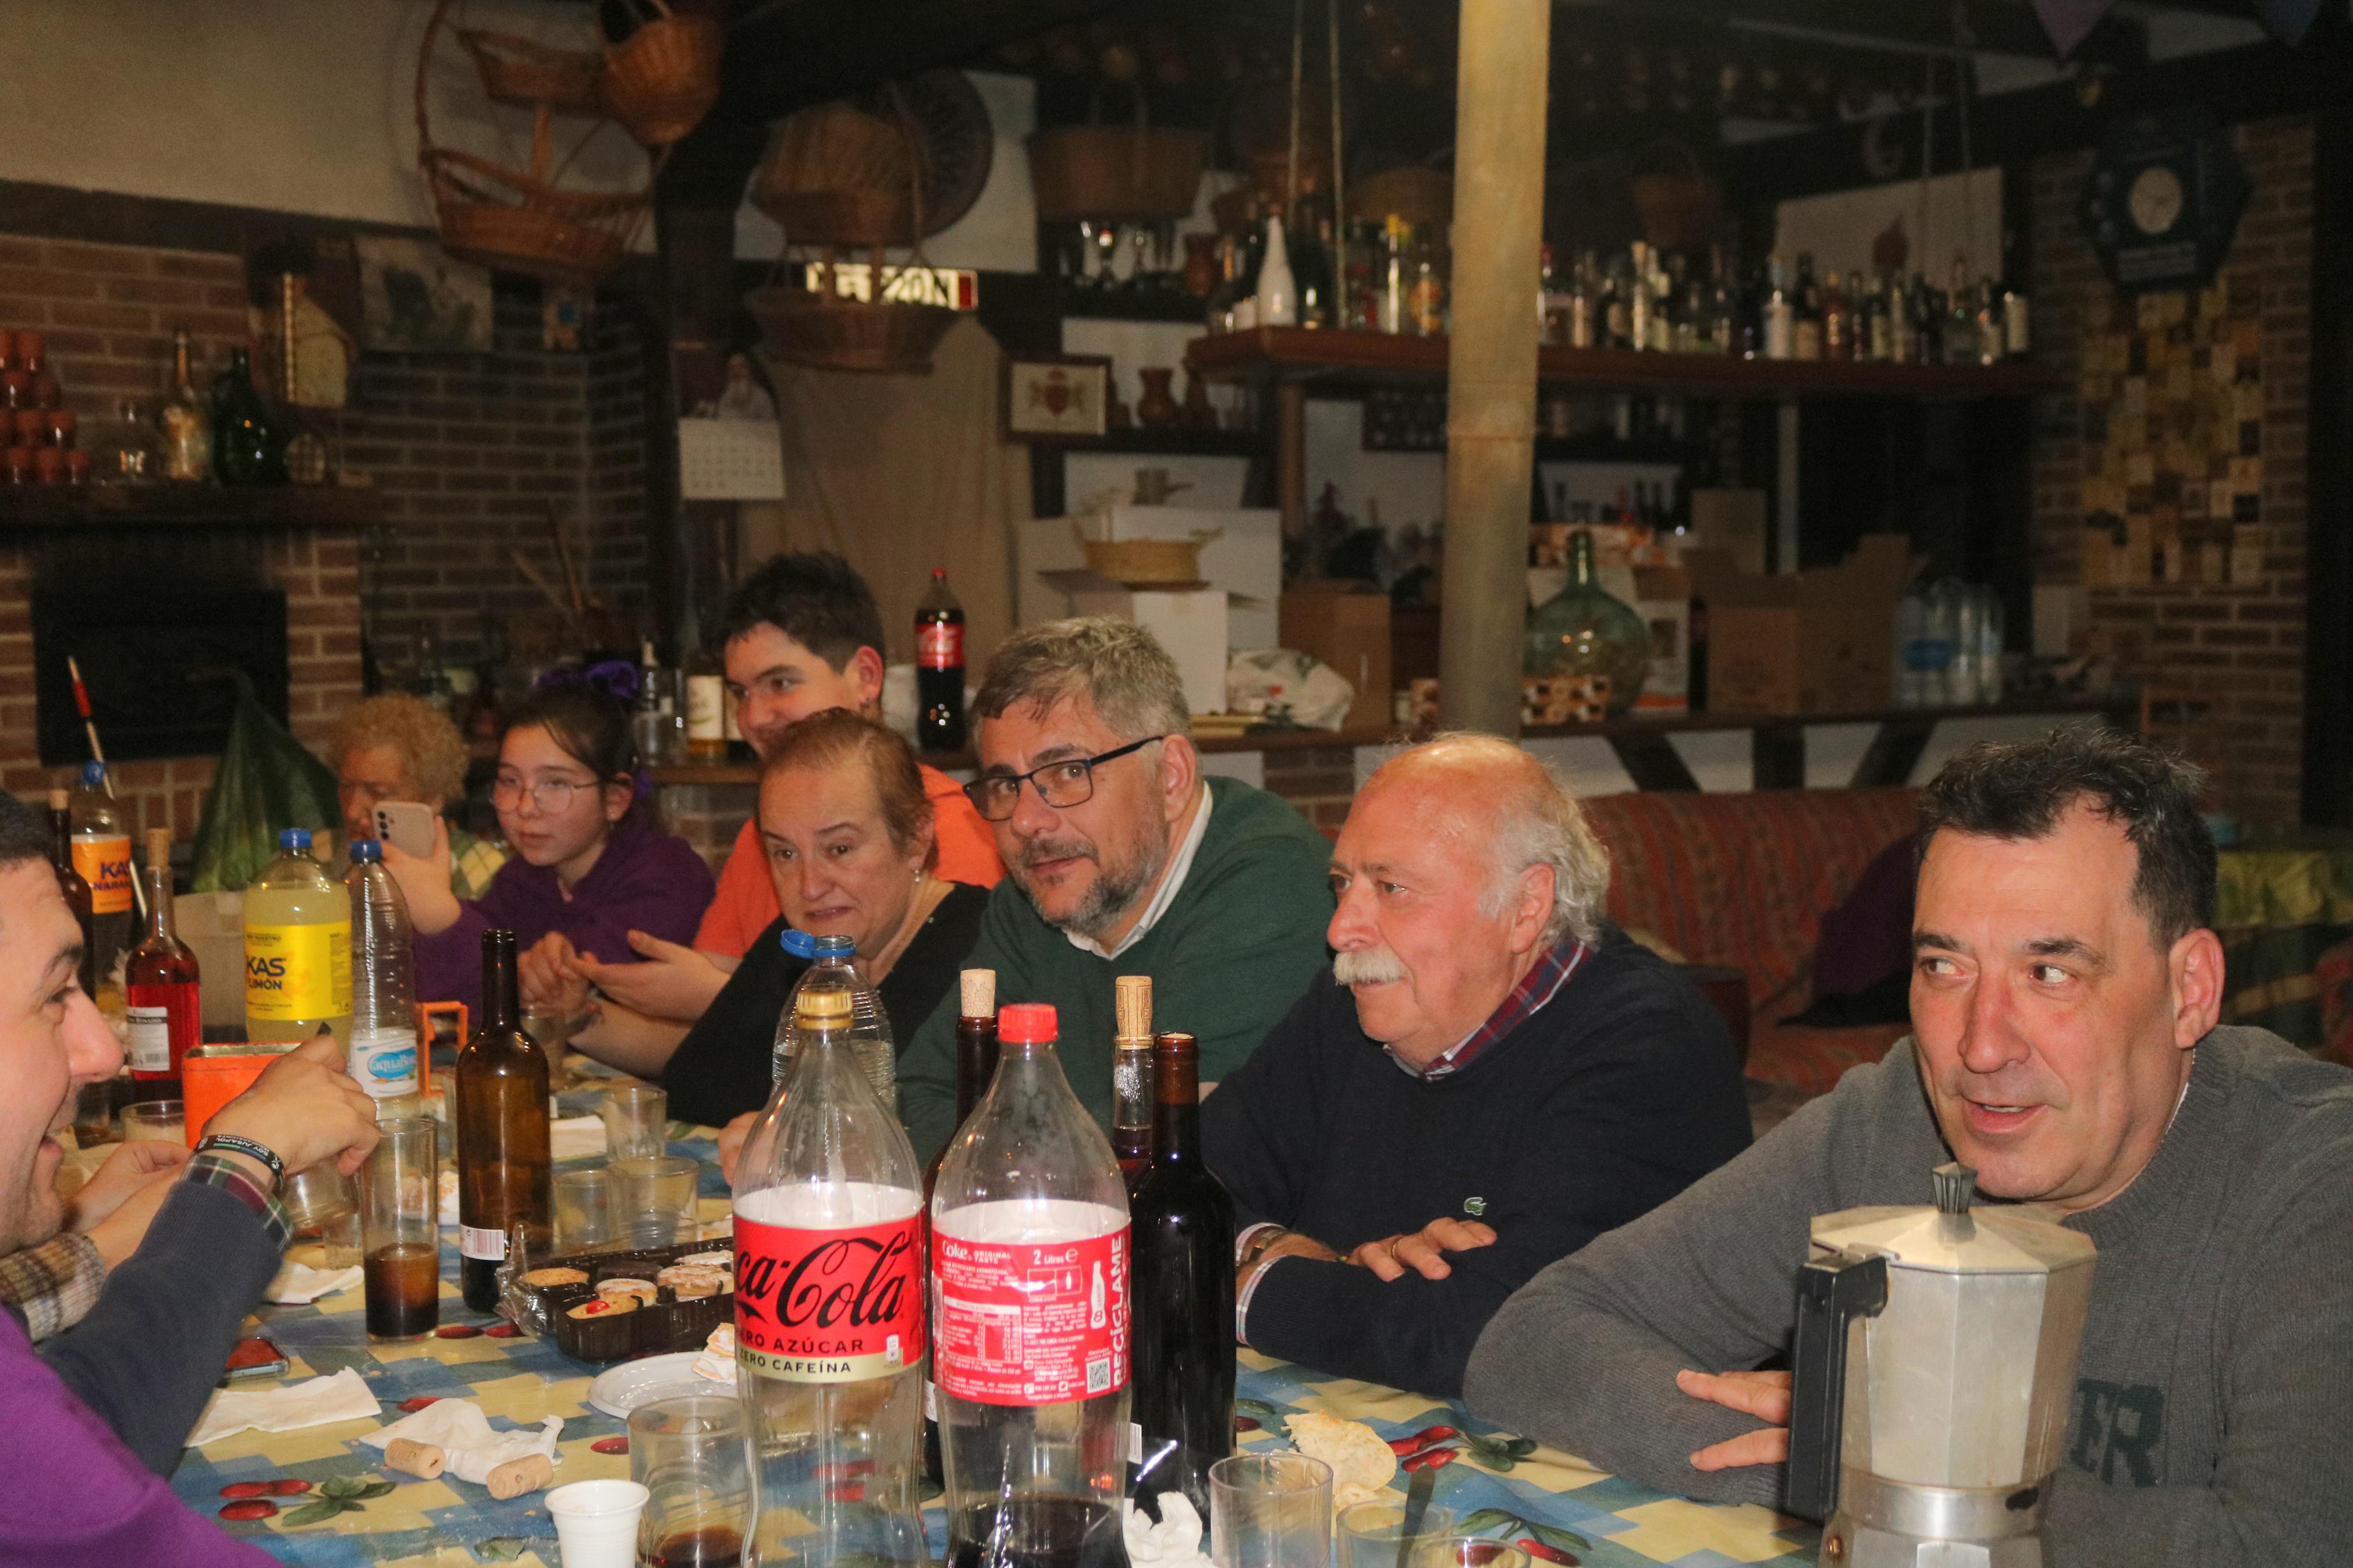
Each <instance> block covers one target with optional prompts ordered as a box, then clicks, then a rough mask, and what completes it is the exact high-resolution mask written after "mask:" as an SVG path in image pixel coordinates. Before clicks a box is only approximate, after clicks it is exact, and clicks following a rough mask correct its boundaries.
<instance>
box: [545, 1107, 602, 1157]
mask: <svg viewBox="0 0 2353 1568" xmlns="http://www.w3.org/2000/svg"><path fill="white" fill-rule="evenodd" d="M547 1142H548V1144H549V1150H548V1152H549V1153H550V1154H551V1155H552V1156H553V1157H554V1158H555V1159H558V1160H577V1159H580V1158H582V1157H583V1156H584V1155H588V1154H601V1153H603V1152H605V1119H604V1118H603V1117H601V1116H569V1117H565V1119H564V1120H563V1121H551V1122H549V1123H548V1124H547Z"/></svg>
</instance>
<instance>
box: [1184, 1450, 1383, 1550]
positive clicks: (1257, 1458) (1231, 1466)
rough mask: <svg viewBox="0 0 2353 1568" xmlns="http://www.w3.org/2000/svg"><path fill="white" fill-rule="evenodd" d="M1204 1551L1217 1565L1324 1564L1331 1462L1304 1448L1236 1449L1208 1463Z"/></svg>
mask: <svg viewBox="0 0 2353 1568" xmlns="http://www.w3.org/2000/svg"><path fill="white" fill-rule="evenodd" d="M1209 1556H1210V1559H1211V1561H1213V1562H1214V1563H1217V1565H1218V1568H1324V1565H1325V1564H1326V1563H1329V1562H1330V1561H1331V1556H1332V1467H1331V1466H1329V1465H1327V1464H1325V1463H1324V1461H1323V1460H1321V1459H1312V1458H1308V1457H1307V1456H1306V1455H1304V1454H1236V1455H1233V1456H1232V1457H1230V1458H1223V1459H1219V1461H1218V1462H1217V1463H1216V1464H1214V1465H1211V1466H1210V1467H1209ZM1391 1564H1392V1568H1394V1565H1395V1560H1394V1559H1392V1560H1391Z"/></svg>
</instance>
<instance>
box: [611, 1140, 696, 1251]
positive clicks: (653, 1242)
mask: <svg viewBox="0 0 2353 1568" xmlns="http://www.w3.org/2000/svg"><path fill="white" fill-rule="evenodd" d="M607 1169H608V1170H610V1171H611V1172H612V1173H613V1214H614V1221H615V1225H614V1228H615V1232H616V1236H617V1238H618V1239H621V1240H625V1241H627V1242H628V1244H629V1245H630V1246H632V1247H668V1246H670V1244H671V1243H672V1242H678V1241H691V1240H693V1239H694V1236H695V1230H696V1226H695V1199H696V1196H697V1189H698V1188H699V1187H700V1186H701V1185H702V1161H700V1160H691V1159H689V1158H687V1157H686V1156H685V1155H683V1154H657V1155H653V1156H651V1157H644V1156H640V1157H638V1158H636V1159H629V1160H616V1161H614V1162H613V1163H611V1164H610V1165H609V1166H607Z"/></svg>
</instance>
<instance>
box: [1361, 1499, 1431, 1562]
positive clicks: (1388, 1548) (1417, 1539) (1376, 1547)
mask: <svg viewBox="0 0 2353 1568" xmlns="http://www.w3.org/2000/svg"><path fill="white" fill-rule="evenodd" d="M1339 1523H1340V1568H1398V1560H1399V1559H1400V1558H1405V1557H1408V1556H1409V1553H1410V1552H1412V1550H1413V1549H1414V1548H1415V1547H1417V1546H1419V1544H1420V1543H1421V1542H1425V1541H1429V1540H1430V1539H1432V1538H1441V1539H1442V1538H1444V1537H1446V1536H1451V1535H1452V1534H1453V1533H1454V1510H1452V1509H1451V1508H1443V1507H1440V1505H1438V1504H1436V1503H1432V1504H1430V1505H1429V1506H1428V1507H1426V1508H1424V1509H1423V1510H1421V1519H1420V1521H1419V1522H1418V1523H1417V1524H1416V1526H1415V1528H1414V1532H1413V1536H1412V1538H1411V1539H1410V1540H1408V1538H1407V1536H1406V1533H1405V1505H1404V1504H1403V1503H1398V1502H1360V1503H1354V1504H1351V1505H1350V1506H1348V1507H1346V1508H1344V1509H1342V1510H1340V1521H1339Z"/></svg>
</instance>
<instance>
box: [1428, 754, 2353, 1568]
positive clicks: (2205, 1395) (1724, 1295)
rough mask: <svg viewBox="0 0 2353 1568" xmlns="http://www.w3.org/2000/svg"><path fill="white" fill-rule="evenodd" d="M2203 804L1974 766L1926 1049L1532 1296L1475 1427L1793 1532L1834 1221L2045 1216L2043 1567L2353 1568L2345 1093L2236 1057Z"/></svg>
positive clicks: (1946, 870)
mask: <svg viewBox="0 0 2353 1568" xmlns="http://www.w3.org/2000/svg"><path fill="white" fill-rule="evenodd" d="M2202 783H2203V781H2202V779H2201V778H2200V775H2199V773H2198V772H2197V771H2196V770H2195V769H2193V768H2191V767H2189V765H2188V764H2186V763H2182V762H2181V761H2179V759H2178V758H2175V757H2173V756H2171V755H2169V754H2168V753H2166V752H2161V751H2158V750H2157V749H2156V748H2154V747H2151V746H2149V745H2147V743H2145V742H2141V741H2139V740H2137V739H2135V738H2131V737H2126V736H2122V735H2117V734H2114V733H2108V732H2100V731H2083V730H2057V731H2052V732H2051V733H2050V734H2048V735H2046V736H2044V737H2042V739H2040V740H2034V741H2026V742H2018V743H2016V744H2013V745H2003V746H1994V745H1982V746H1978V747H1976V748H1973V749H1972V750H1971V751H1969V752H1966V753H1964V754H1963V755H1962V756H1960V757H1958V758H1957V759H1956V760H1955V761H1954V762H1952V763H1949V764H1947V766H1946V767H1945V769H1944V770H1943V771H1942V772H1940V773H1938V774H1937V775H1936V779H1935V780H1933V781H1932V782H1931V783H1930V784H1929V785H1928V787H1927V789H1926V792H1925V793H1924V794H1923V795H1922V797H1921V805H1920V824H1921V829H1922V832H1921V842H1922V844H1923V846H1924V847H1923V849H1922V852H1921V858H1920V870H1919V890H1918V896H1917V898H1916V900H1915V906H1914V914H1913V930H1912V946H1913V953H1914V960H1913V973H1912V1026H1913V1038H1912V1040H1910V1041H1909V1042H1901V1043H1899V1044H1898V1045H1897V1046H1896V1047H1895V1048H1894V1050H1893V1051H1892V1052H1890V1053H1889V1054H1888V1056H1887V1058H1886V1059H1885V1060H1884V1061H1882V1062H1879V1063H1877V1064H1874V1065H1872V1066H1867V1067H1860V1068H1854V1069H1853V1070H1852V1071H1851V1072H1849V1073H1848V1074H1847V1075H1846V1077H1845V1078H1844V1079H1841V1080H1840V1082H1839V1086H1838V1088H1837V1089H1835V1090H1833V1091H1832V1092H1831V1093H1830V1094H1828V1095H1826V1096H1824V1097H1822V1098H1821V1099H1820V1100H1815V1101H1813V1102H1812V1103H1811V1104H1810V1105H1807V1106H1806V1107H1804V1108H1803V1109H1802V1110H1799V1112H1798V1113H1797V1114H1796V1115H1794V1116H1792V1117H1790V1118H1789V1120H1788V1121H1786V1122H1784V1123H1782V1124H1781V1126H1779V1127H1778V1128H1776V1129H1775V1130H1774V1131H1773V1132H1772V1133H1770V1134H1769V1135H1767V1137H1766V1138H1765V1139H1764V1140H1763V1141H1762V1142H1759V1143H1758V1144H1757V1147H1756V1148H1755V1149H1754V1150H1752V1151H1751V1152H1749V1153H1747V1154H1746V1155H1745V1156H1743V1157H1742V1158H1741V1159H1739V1160H1736V1161H1735V1162H1734V1163H1731V1164H1730V1165H1727V1166H1725V1168H1724V1169H1723V1170H1721V1171H1719V1172H1717V1173H1715V1175H1713V1176H1711V1177H1709V1178H1708V1179H1707V1180H1706V1181H1704V1182H1702V1183H1700V1184H1698V1185H1696V1186H1694V1187H1693V1188H1692V1190H1691V1191H1689V1192H1688V1193H1685V1194H1683V1196H1681V1197H1680V1198H1677V1199H1676V1200H1674V1201H1673V1202H1672V1203H1669V1204H1666V1205H1662V1207H1660V1208H1659V1209H1658V1210H1657V1211H1656V1212H1654V1213H1652V1214H1651V1215H1647V1216H1645V1217H1644V1218H1642V1219H1641V1220H1638V1221H1636V1222H1635V1223H1634V1224H1632V1225H1630V1226H1626V1227H1625V1228H1624V1229H1622V1230H1620V1231H1618V1232H1616V1233H1614V1234H1612V1235H1609V1236H1606V1237H1602V1238H1601V1239H1599V1241H1596V1242H1595V1243H1594V1244H1593V1245H1592V1246H1590V1247H1587V1248H1586V1249H1585V1250H1584V1251H1583V1252H1581V1253H1579V1254H1577V1256H1576V1257H1573V1258H1567V1259H1566V1260H1565V1261H1563V1262H1561V1263H1559V1264H1557V1265H1556V1266H1555V1267H1553V1268H1548V1269H1546V1271H1545V1272H1544V1273H1542V1274H1540V1275H1538V1276H1536V1278H1535V1279H1533V1280H1531V1281H1530V1282H1529V1283H1528V1285H1527V1286H1526V1287H1525V1289H1522V1290H1521V1291H1520V1292H1519V1293H1518V1294H1517V1295H1516V1296H1514V1297H1513V1299H1512V1300H1510V1301H1508V1302H1507V1303H1505V1304H1504V1308H1503V1310H1501V1311H1500V1312H1498V1313H1497V1314H1496V1315H1495V1318H1494V1320H1493V1322H1491V1323H1490V1324H1489V1325H1488V1327H1487V1331H1486V1333H1485V1335H1484V1336H1483V1337H1482V1339H1481V1340H1480V1342H1479V1345H1478V1348H1477V1350H1476V1351H1475V1352H1473V1354H1472V1358H1471V1364H1470V1370H1469V1373H1468V1374H1467V1376H1466V1379H1465V1383H1466V1393H1467V1396H1468V1403H1469V1405H1470V1407H1471V1409H1472V1412H1473V1413H1474V1414H1476V1415H1480V1416H1481V1417H1482V1418H1484V1419H1488V1420H1493V1421H1496V1422H1500V1423H1503V1424H1504V1425H1506V1426H1510V1427H1511V1428H1512V1429H1513V1430H1514V1431H1518V1432H1524V1433H1525V1434H1527V1435H1528V1436H1534V1437H1538V1438H1542V1439H1544V1440H1545V1441H1546V1442H1551V1443H1555V1444H1557V1445H1559V1446H1561V1447H1566V1448H1568V1449H1569V1450H1571V1451H1572V1452H1574V1453H1576V1454H1577V1455H1578V1456H1580V1457H1581V1458H1586V1459H1588V1460H1589V1461H1590V1462H1592V1463H1594V1464H1596V1465H1598V1466H1599V1467H1600V1468H1604V1469H1607V1470H1611V1471H1615V1472H1619V1473H1622V1474H1624V1475H1627V1476H1630V1477H1631V1478H1632V1479H1636V1480H1640V1481H1642V1482H1644V1483H1646V1484H1649V1485H1651V1486H1657V1487H1663V1488H1666V1489H1669V1490H1672V1491H1675V1492H1679V1493H1682V1494H1684V1495H1687V1496H1692V1497H1697V1498H1702V1499H1705V1500H1712V1501H1722V1502H1749V1503H1761V1504H1764V1505H1767V1506H1772V1505H1774V1504H1776V1503H1778V1501H1779V1500H1780V1499H1781V1495H1782V1465H1783V1461H1784V1459H1785V1458H1787V1455H1788V1430H1787V1423H1788V1419H1789V1403H1790V1401H1789V1374H1788V1373H1787V1372H1781V1371H1771V1370H1760V1369H1759V1366H1758V1363H1761V1362H1765V1361H1767V1360H1768V1359H1774V1358H1778V1356H1779V1355H1780V1354H1781V1353H1782V1352H1783V1351H1784V1350H1785V1347H1786V1346H1787V1345H1788V1340H1789V1335H1790V1331H1791V1328H1792V1325H1793V1323H1794V1321H1795V1319H1796V1316H1797V1311H1796V1290H1795V1286H1794V1279H1795V1275H1796V1272H1797V1269H1798V1267H1799V1264H1800V1263H1802V1262H1803V1261H1804V1259H1805V1258H1806V1256H1807V1237H1808V1222H1809V1221H1810V1219H1811V1218H1812V1217H1813V1216H1814V1215H1822V1214H1830V1213H1835V1212H1837V1211H1839V1210H1842V1209H1849V1208H1854V1207H1859V1206H1862V1205H1882V1204H1886V1205H1896V1204H1901V1205H1925V1204H1927V1203H1930V1202H1932V1201H1933V1192H1932V1187H1931V1183H1930V1178H1929V1172H1930V1171H1931V1169H1933V1168H1934V1167H1935V1166H1936V1165H1938V1164H1941V1163H1945V1162H1946V1161H1947V1160H1958V1161H1960V1162H1961V1163H1964V1164H1967V1165H1969V1166H1972V1167H1974V1168H1975V1169H1976V1171H1977V1190H1978V1199H1979V1202H1981V1203H1982V1202H1987V1201H1989V1200H1990V1201H1993V1202H2003V1201H2013V1202H2031V1203H2034V1204H2038V1205H2042V1206H2043V1207H2044V1208H2045V1209H2046V1210H2047V1211H2048V1212H2049V1213H2050V1214H2051V1215H2052V1216H2053V1217H2056V1218H2059V1219H2060V1221H2061V1223H2063V1224H2064V1225H2066V1226H2068V1227H2069V1228H2070V1229H2073V1230H2077V1231H2080V1232H2082V1233H2083V1234H2084V1235H2085V1236H2087V1237H2090V1238H2091V1239H2092V1241H2093V1242H2094V1244H2095V1245H2096V1246H2097V1247H2098V1248H2099V1257H2098V1259H2097V1261H2096V1262H2095V1263H2094V1267H2093V1272H2092V1297H2091V1304H2090V1309H2089V1310H2088V1312H2087V1314H2086V1317H2085V1321H2084V1337H2083V1349H2082V1355H2081V1358H2080V1360H2079V1362H2078V1363H2077V1368H2076V1387H2075V1394H2076V1397H2075V1400H2074V1404H2073V1411H2072V1413H2071V1416H2070V1422H2071V1426H2070V1430H2069V1432H2068V1435H2067V1440H2066V1444H2065V1447H2064V1450H2063V1455H2064V1457H2063V1463H2062V1464H2061V1466H2060V1468H2059V1469H2058V1471H2057V1473H2056V1474H2055V1476H2054V1477H2053V1478H2052V1481H2051V1483H2050V1485H2049V1486H2048V1487H2047V1488H2045V1489H2043V1492H2042V1503H2043V1510H2044V1511H2043V1531H2044V1534H2043V1542H2044V1547H2045V1550H2047V1551H2048V1552H2050V1553H2051V1561H2052V1562H2054V1563H2065V1564H2067V1565H2069V1568H2111V1565H2112V1568H2158V1565H2159V1564H2166V1563H2179V1564H2183V1565H2184V1568H2187V1565H2189V1564H2193V1563H2194V1564H2197V1565H2198V1568H2235V1565H2240V1564H2244V1565H2247V1568H2254V1565H2256V1564H2263V1565H2265V1568H2285V1565H2290V1564H2306V1563H2310V1564H2321V1563H2342V1562H2344V1561H2346V1552H2347V1542H2348V1541H2353V1447H2348V1445H2347V1444H2346V1443H2345V1441H2344V1433H2343V1426H2344V1415H2345V1411H2346V1409H2347V1407H2348V1405H2353V1266H2348V1246H2353V1073H2348V1072H2347V1071H2346V1070H2345V1068H2342V1067H2339V1066H2337V1065H2335V1064H2333V1063H2324V1062H2319V1061H2315V1060H2313V1059H2311V1058H2308V1057H2306V1056H2305V1055H2304V1054H2303V1053H2302V1052H2300V1051H2297V1050H2296V1049H2295V1047H2292V1046H2290V1045H2289V1044H2288V1043H2287V1042H2286V1041H2284V1040H2283V1039H2281V1038H2279V1037H2277V1036H2275V1035H2273V1034H2270V1033H2268V1032H2266V1031H2264V1030H2261V1029H2250V1028H2232V1027H2217V1026H2216V1019H2217V1017H2218V1016H2219V1015H2220V1013H2221V1003H2222V948H2221V942H2219V941H2218V940H2217V939H2216V937H2215V934H2214V931H2213V930H2212V929H2211V928H2212V925H2213V920H2214V898H2215V881H2216V870H2215V853H2214V843H2213V839H2212V837H2211V836H2210V835H2209V833H2208V832H2207V829H2206V826H2205V823H2204V822H2203V820H2202V819H2201V818H2200V816H2199V812H2198V804H2199V791H2200V786H2201V784H2202Z"/></svg>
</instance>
